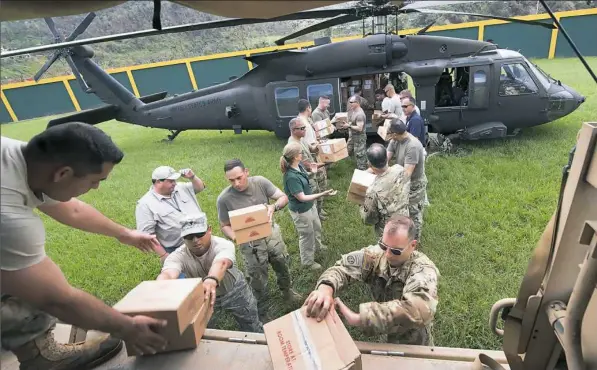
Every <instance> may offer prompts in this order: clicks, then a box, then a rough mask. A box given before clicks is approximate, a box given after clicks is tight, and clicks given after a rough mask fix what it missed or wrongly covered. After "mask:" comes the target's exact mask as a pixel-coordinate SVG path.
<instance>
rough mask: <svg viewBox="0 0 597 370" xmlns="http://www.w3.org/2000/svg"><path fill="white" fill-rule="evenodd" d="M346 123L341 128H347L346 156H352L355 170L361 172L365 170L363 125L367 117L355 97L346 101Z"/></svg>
mask: <svg viewBox="0 0 597 370" xmlns="http://www.w3.org/2000/svg"><path fill="white" fill-rule="evenodd" d="M348 106H349V107H348V123H346V124H344V125H342V126H341V127H342V128H348V129H349V131H348V142H347V143H346V147H347V148H348V154H349V155H351V156H352V155H353V154H354V156H355V158H356V161H357V168H358V169H359V170H361V171H365V170H366V169H367V153H366V150H367V132H366V129H365V124H366V123H367V117H366V116H365V112H364V111H363V109H362V108H361V105H360V100H359V99H358V96H357V95H353V96H351V97H350V98H349V99H348Z"/></svg>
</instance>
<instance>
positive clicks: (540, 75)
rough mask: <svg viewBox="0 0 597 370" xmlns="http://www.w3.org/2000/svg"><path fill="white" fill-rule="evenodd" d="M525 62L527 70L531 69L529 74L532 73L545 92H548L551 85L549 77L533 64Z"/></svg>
mask: <svg viewBox="0 0 597 370" xmlns="http://www.w3.org/2000/svg"><path fill="white" fill-rule="evenodd" d="M526 62H527V65H528V66H529V68H530V69H531V72H533V74H534V75H535V77H537V79H538V80H539V82H541V84H542V85H543V87H544V88H545V90H548V89H549V86H550V85H551V82H550V80H549V77H548V76H547V75H546V74H545V72H543V71H542V70H541V68H538V67H536V66H535V65H534V64H533V63H531V62H529V61H528V60H527V61H526Z"/></svg>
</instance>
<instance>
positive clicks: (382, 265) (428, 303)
mask: <svg viewBox="0 0 597 370" xmlns="http://www.w3.org/2000/svg"><path fill="white" fill-rule="evenodd" d="M439 276H440V275H439V271H438V269H437V267H436V266H435V264H434V263H433V262H432V261H431V260H430V259H429V258H428V257H427V256H425V255H424V254H423V253H422V252H419V251H414V252H413V253H412V254H411V256H410V258H409V259H408V261H406V262H405V263H404V264H403V265H402V266H400V267H399V268H398V269H397V270H396V271H394V272H393V273H391V272H390V264H389V263H388V261H387V259H386V257H385V253H384V251H383V250H382V249H381V248H380V247H379V246H378V245H370V246H368V247H366V248H363V249H361V250H358V251H354V252H351V253H348V254H345V255H342V258H341V259H340V260H338V261H337V262H336V264H335V265H334V266H332V267H330V268H328V269H327V270H326V271H325V272H324V273H323V274H322V275H321V277H320V278H319V280H318V281H317V286H319V284H321V283H322V282H325V283H326V284H329V285H331V286H332V287H333V288H334V294H337V292H338V291H340V290H341V289H342V287H344V286H346V285H347V284H349V283H351V282H353V281H355V280H358V281H362V282H364V283H366V284H367V285H368V286H369V287H370V288H371V291H372V292H373V298H374V299H375V302H367V303H361V304H360V305H359V315H360V317H361V327H362V328H363V329H364V331H365V332H366V334H371V335H373V334H397V335H400V334H406V333H407V332H409V331H411V330H412V329H420V328H423V327H429V326H430V325H431V323H432V321H433V317H434V315H435V311H436V307H437V302H438V297H437V285H438V279H439Z"/></svg>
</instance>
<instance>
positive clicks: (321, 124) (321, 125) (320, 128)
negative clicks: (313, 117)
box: [313, 119, 336, 139]
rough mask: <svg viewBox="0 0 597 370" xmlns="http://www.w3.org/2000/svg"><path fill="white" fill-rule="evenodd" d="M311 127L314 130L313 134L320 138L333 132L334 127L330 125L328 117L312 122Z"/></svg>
mask: <svg viewBox="0 0 597 370" xmlns="http://www.w3.org/2000/svg"><path fill="white" fill-rule="evenodd" d="M313 129H314V130H315V136H316V137H317V138H318V139H320V138H324V137H326V136H329V135H331V134H333V133H334V131H335V130H336V127H335V126H334V125H332V123H331V121H330V120H329V119H324V120H321V121H317V122H315V123H313Z"/></svg>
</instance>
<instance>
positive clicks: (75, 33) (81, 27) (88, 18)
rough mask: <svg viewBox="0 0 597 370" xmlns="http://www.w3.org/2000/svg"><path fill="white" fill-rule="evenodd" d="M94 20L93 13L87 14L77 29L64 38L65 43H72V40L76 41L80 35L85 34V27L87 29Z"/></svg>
mask: <svg viewBox="0 0 597 370" xmlns="http://www.w3.org/2000/svg"><path fill="white" fill-rule="evenodd" d="M94 18H95V13H94V12H91V13H89V14H87V16H86V17H85V19H83V21H81V23H79V25H78V26H77V28H75V30H74V31H73V33H71V34H70V35H69V36H68V37H67V38H66V41H72V40H74V39H76V38H77V37H78V36H79V35H80V34H82V33H83V32H85V30H86V29H87V27H89V25H90V24H91V22H92V21H93V19H94Z"/></svg>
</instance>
